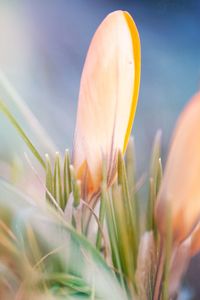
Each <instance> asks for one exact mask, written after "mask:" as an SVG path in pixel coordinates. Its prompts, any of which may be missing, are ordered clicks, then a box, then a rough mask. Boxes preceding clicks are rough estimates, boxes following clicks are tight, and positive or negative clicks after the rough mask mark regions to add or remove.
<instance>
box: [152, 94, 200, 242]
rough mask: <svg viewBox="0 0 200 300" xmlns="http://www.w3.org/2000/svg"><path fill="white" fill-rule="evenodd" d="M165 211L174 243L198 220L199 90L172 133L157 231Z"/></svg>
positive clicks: (199, 181) (187, 232) (160, 200)
mask: <svg viewBox="0 0 200 300" xmlns="http://www.w3.org/2000/svg"><path fill="white" fill-rule="evenodd" d="M169 212H170V215H171V216H170V217H171V221H172V229H173V236H174V240H175V241H176V242H180V241H182V240H184V239H185V238H186V237H187V236H188V235H189V234H190V233H191V232H192V230H193V229H194V227H195V226H196V224H197V223H198V222H199V220H200V93H199V94H197V95H195V96H194V98H193V99H192V100H191V101H190V102H189V104H188V105H187V106H186V108H185V109H184V111H183V112H182V114H181V115H180V118H179V120H178V123H177V126H176V129H175V132H174V135H173V139H172V144H171V148H170V151H169V156H168V160H167V164H166V168H165V172H164V177H163V181H162V184H161V188H160V191H159V194H158V201H157V207H156V219H157V223H158V226H159V228H160V231H161V233H165V231H166V219H167V214H169Z"/></svg>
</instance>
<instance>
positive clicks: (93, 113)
mask: <svg viewBox="0 0 200 300" xmlns="http://www.w3.org/2000/svg"><path fill="white" fill-rule="evenodd" d="M139 81H140V40H139V35H138V32H137V28H136V26H135V23H134V21H133V20H132V18H131V16H130V15H129V14H128V13H127V12H123V11H116V12H113V13H111V14H109V15H108V16H107V17H106V18H105V20H104V21H103V22H102V23H101V25H100V26H99V28H98V29H97V31H96V33H95V35H94V37H93V39H92V42H91V44H90V47H89V50H88V54H87V57H86V61H85V65H84V68H83V73H82V77H81V84H80V93H79V103H78V112H77V120H76V129H75V137H74V149H73V164H74V168H75V171H76V176H77V178H78V179H80V180H81V193H82V198H83V199H86V200H87V201H90V200H91V199H92V198H94V197H95V195H97V194H98V193H99V191H100V186H101V180H102V163H103V161H105V163H106V166H107V181H108V185H110V184H111V183H112V181H113V179H114V177H115V174H116V160H117V152H118V150H121V151H123V152H124V151H125V149H126V146H127V142H128V139H129V135H130V132H131V128H132V123H133V119H134V115H135V110H136V105H137V99H138V93H139Z"/></svg>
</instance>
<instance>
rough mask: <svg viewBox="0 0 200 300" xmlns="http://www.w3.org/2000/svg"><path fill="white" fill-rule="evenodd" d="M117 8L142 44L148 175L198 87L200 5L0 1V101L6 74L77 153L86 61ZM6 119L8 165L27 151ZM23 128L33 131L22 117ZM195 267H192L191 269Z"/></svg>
mask: <svg viewBox="0 0 200 300" xmlns="http://www.w3.org/2000/svg"><path fill="white" fill-rule="evenodd" d="M116 9H122V10H127V11H129V12H130V13H131V15H132V16H133V18H134V20H135V22H136V24H137V26H138V30H139V33H140V38H141V47H142V76H141V89H140V96H139V103H138V109H137V113H136V119H135V123H134V127H133V134H134V136H135V140H136V150H137V164H138V169H139V173H142V172H144V171H145V170H146V168H147V162H148V161H149V155H150V149H151V146H152V141H153V137H154V135H155V133H156V131H157V129H159V128H160V129H162V131H163V156H164V157H165V156H166V151H167V147H168V143H169V139H170V134H171V131H172V129H173V127H174V125H175V121H176V119H177V116H178V115H179V113H180V111H181V110H182V108H183V106H184V105H185V103H186V102H187V101H188V100H189V98H190V97H191V96H192V95H193V94H194V93H196V91H197V90H199V89H200V1H199V0H190V1H188V0H179V1H175V0H171V1H169V0H168V1H164V0H160V1H159V0H154V1H153V0H151V1H149V0H146V1H144V0H143V1H142V0H141V1H139V0H138V1H136V0H135V1H134V0H132V1H131V0H129V1H128V0H123V1H117V0H101V1H94V0H84V1H83V0H76V1H74V0H57V1H53V0H43V1H40V0H34V1H31V0H18V1H15V0H13V1H12V0H10V1H8V0H0V97H1V98H3V99H4V100H6V101H8V103H9V95H8V93H6V91H5V89H4V88H3V86H2V76H3V78H4V76H6V77H7V79H8V80H9V81H10V82H11V83H12V85H13V86H14V87H15V88H16V90H17V91H18V93H19V94H20V95H21V97H22V98H23V99H24V101H25V102H26V103H27V104H28V105H29V107H30V108H31V110H32V111H33V112H34V114H35V115H36V116H37V118H38V119H39V120H40V122H41V124H42V125H43V127H44V128H45V129H46V130H47V131H48V132H49V135H50V136H51V137H52V139H53V141H54V142H55V144H56V148H57V149H58V150H59V151H61V153H62V152H63V151H64V149H65V148H70V149H71V145H72V140H73V130H74V126H75V116H76V107H77V98H78V92H79V81H80V76H81V70H82V67H83V63H84V58H85V55H86V52H87V49H88V46H89V43H90V40H91V38H92V35H93V33H94V32H95V30H96V28H97V26H98V25H99V23H100V22H101V21H102V20H103V18H104V17H105V16H106V15H107V14H108V13H109V12H111V11H113V10H116ZM2 74H3V75H2ZM4 79H5V78H4ZM10 107H11V110H13V111H15V108H14V107H12V105H11V103H10ZM18 117H19V119H20V118H21V117H20V115H19V116H18ZM0 118H1V122H0V155H1V157H3V158H4V159H7V160H8V161H9V160H12V159H13V157H16V155H18V154H19V155H23V150H24V149H23V147H24V146H23V144H22V143H21V139H20V138H19V137H18V136H17V135H16V133H15V131H14V129H12V127H11V126H10V124H9V123H8V121H7V120H6V119H4V117H3V116H2V115H1V116H0ZM21 122H22V125H24V126H25V128H26V127H27V131H28V132H29V128H28V125H27V123H26V122H24V120H23V118H22V119H21ZM23 122H24V123H23ZM32 138H33V140H34V135H33V137H32ZM13 145H15V146H14V147H13ZM196 268H198V266H197V265H196V264H195V263H193V268H192V270H194V269H196ZM198 274H200V270H199V273H198ZM192 276H193V273H192V272H189V274H188V278H189V279H188V280H189V281H188V282H190V283H191V282H192V284H193V285H195V280H194V278H193V277H192ZM192 278H193V279H192ZM196 285H197V286H198V284H196ZM196 290H197V287H196ZM196 297H197V298H194V299H200V294H198V295H197V296H196ZM182 299H183V298H182Z"/></svg>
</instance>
